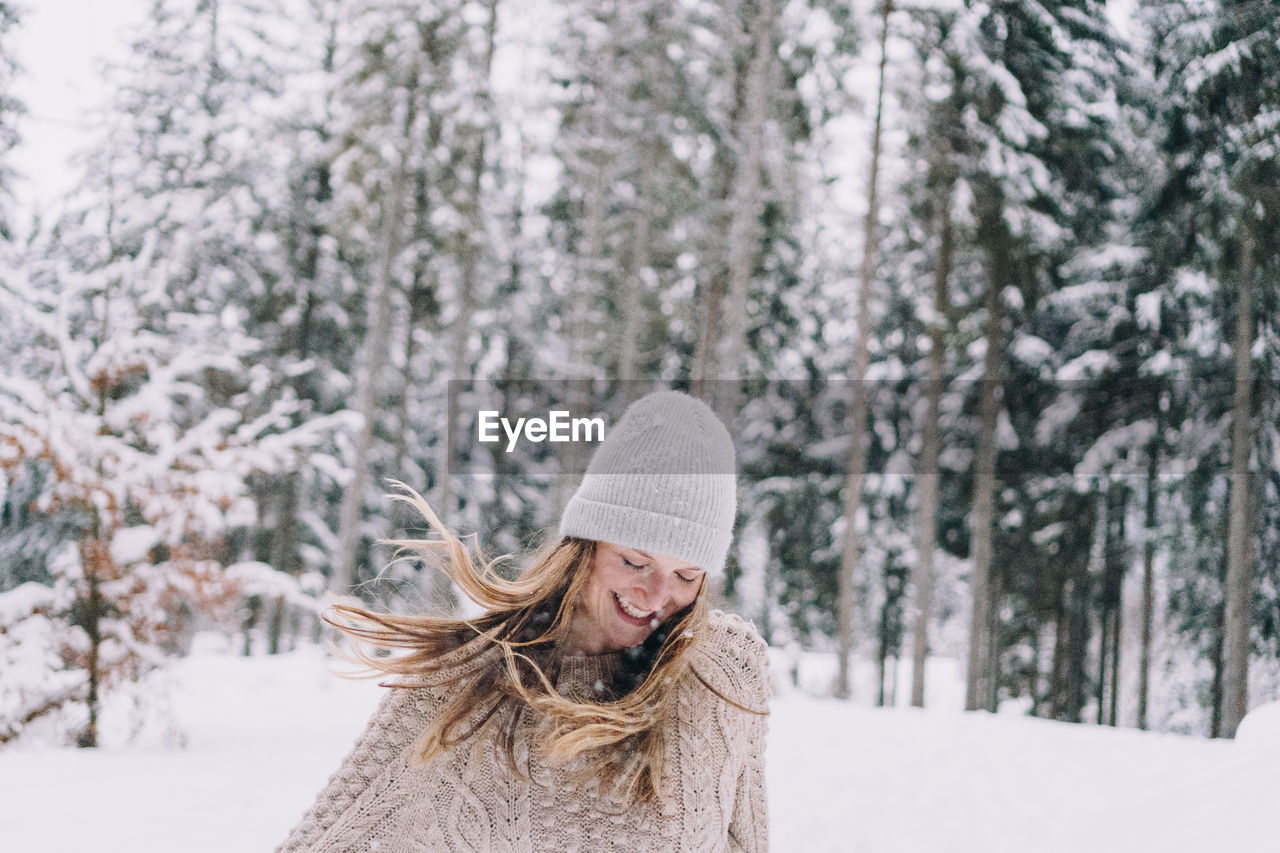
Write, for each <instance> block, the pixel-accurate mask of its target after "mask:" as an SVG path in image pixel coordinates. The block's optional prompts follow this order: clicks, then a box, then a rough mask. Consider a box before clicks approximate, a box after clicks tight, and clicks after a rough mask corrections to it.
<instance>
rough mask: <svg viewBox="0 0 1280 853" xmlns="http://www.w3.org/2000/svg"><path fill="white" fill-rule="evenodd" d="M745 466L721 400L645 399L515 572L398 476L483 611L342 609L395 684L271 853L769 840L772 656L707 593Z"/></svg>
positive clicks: (410, 544) (434, 549)
mask: <svg viewBox="0 0 1280 853" xmlns="http://www.w3.org/2000/svg"><path fill="white" fill-rule="evenodd" d="M735 480H736V478H735V472H734V454H733V444H732V442H731V440H730V438H729V434H728V432H727V430H726V429H725V427H724V425H723V424H722V423H721V422H720V421H719V419H718V418H716V416H715V414H714V413H712V411H711V410H710V409H709V408H708V407H707V406H706V405H705V404H703V403H701V402H699V401H697V400H695V399H693V398H692V397H689V396H687V395H684V394H680V393H678V392H674V391H661V392H656V393H654V394H650V395H648V396H646V397H644V398H642V399H640V400H638V401H636V402H635V403H634V404H632V405H631V406H630V407H629V408H628V409H627V411H626V412H625V413H624V414H623V417H622V419H621V420H620V421H619V423H618V425H617V426H616V427H615V428H614V429H613V431H611V432H610V433H609V436H608V438H606V440H605V441H604V443H603V444H601V445H600V446H599V448H598V449H597V450H596V452H595V454H594V455H593V456H592V459H591V462H590V464H589V465H588V467H587V472H586V474H585V476H584V477H583V481H582V484H581V485H580V486H579V488H578V490H577V492H576V493H575V494H574V496H573V497H572V498H571V499H570V501H569V503H568V505H567V506H566V508H565V511H564V515H563V516H562V518H561V520H560V531H559V532H560V536H559V538H558V539H557V540H556V541H553V542H552V543H550V544H549V545H548V546H547V547H546V548H545V549H544V550H543V551H542V552H541V553H540V554H538V555H536V556H535V558H534V559H533V561H532V564H531V565H530V567H529V568H528V569H526V570H525V571H524V572H523V573H522V574H521V575H520V576H519V577H518V578H516V579H514V580H510V581H508V580H504V579H502V578H501V577H500V576H498V575H497V574H496V573H494V572H492V571H491V570H490V568H491V567H490V565H489V564H486V563H484V562H483V561H481V562H480V563H479V564H478V565H477V563H476V562H475V561H473V559H472V557H471V555H470V553H469V552H468V551H467V549H466V548H465V547H464V546H463V544H462V543H461V542H460V541H459V540H458V539H457V538H456V537H455V536H453V535H452V534H451V533H450V532H449V531H448V530H447V529H446V528H445V527H444V526H443V524H441V523H440V520H439V519H438V518H437V517H436V515H435V513H433V512H432V510H431V508H430V507H429V506H428V505H427V504H426V502H425V501H423V499H422V498H421V497H420V496H418V495H417V493H416V492H413V491H412V490H411V489H408V487H404V490H405V493H404V494H400V495H395V496H394V497H395V498H397V499H398V500H402V501H404V502H406V503H409V504H411V505H413V506H414V507H415V508H417V510H418V511H419V512H420V513H421V514H422V516H423V518H424V519H426V521H427V523H428V524H429V525H430V526H431V528H432V530H433V531H434V532H435V533H436V534H437V535H438V537H439V538H438V539H427V540H397V541H394V542H392V543H391V544H394V545H398V546H400V547H402V548H404V549H407V550H409V551H410V552H412V553H415V554H419V555H423V556H436V557H440V558H441V559H440V560H439V564H440V568H441V569H443V570H444V571H445V572H447V573H448V575H449V576H450V577H451V578H452V579H453V580H454V581H455V582H456V583H457V584H458V586H459V587H460V588H461V589H462V590H463V592H465V593H466V594H467V595H468V596H469V597H470V598H471V599H472V600H474V601H475V602H476V603H478V604H479V605H480V606H481V607H483V608H484V610H485V615H483V616H481V617H479V618H477V619H473V620H450V619H434V618H429V617H422V616H416V617H415V616H393V615H389V614H379V613H373V612H370V611H368V610H364V609H362V608H357V607H349V606H338V607H336V608H334V614H333V615H332V616H330V617H328V618H329V621H330V622H331V624H333V625H335V626H336V627H338V628H339V629H340V630H342V631H343V632H344V633H345V634H347V635H348V636H349V637H351V638H353V639H354V640H356V641H357V644H356V645H355V646H354V648H353V649H352V651H351V654H352V656H353V657H354V658H355V659H356V660H358V661H360V662H361V663H363V664H364V665H366V666H367V667H368V668H369V669H371V670H372V671H374V672H377V673H385V674H388V675H392V676H394V678H393V680H392V683H391V684H390V685H389V686H390V687H391V688H392V689H391V690H389V691H388V694H387V695H386V696H385V697H384V698H383V700H382V703H381V704H380V705H379V707H378V710H377V712H376V713H375V714H374V717H373V719H372V720H371V721H370V723H369V725H368V727H367V729H366V730H365V732H364V734H363V735H362V736H361V738H360V739H359V740H358V741H357V743H356V745H355V748H354V749H353V750H352V752H351V754H350V755H349V756H348V757H347V759H346V761H344V762H343V764H342V766H341V767H340V768H339V769H338V771H337V772H336V773H335V774H334V775H333V776H332V777H331V778H330V780H329V782H328V784H327V785H326V786H325V787H324V789H323V790H322V791H321V792H320V795H319V797H318V798H317V800H316V802H315V804H314V805H313V806H312V807H311V808H310V809H309V810H308V811H307V812H306V814H304V815H303V817H302V820H301V821H300V822H299V823H298V825H297V826H296V827H295V828H294V830H293V831H292V832H291V833H290V835H289V837H288V838H287V839H286V840H285V842H284V843H283V844H281V846H280V847H278V848H277V853H297V851H356V850H360V851H365V850H378V851H379V853H387V851H402V852H403V853H407V852H408V851H428V850H430V851H436V850H475V851H489V850H512V851H551V850H556V851H560V850H582V851H588V850H589V851H606V850H627V851H672V850H689V851H704V850H705V851H722V850H729V851H764V850H766V849H767V848H768V807H767V800H766V797H765V774H764V752H765V750H764V740H765V734H766V722H765V718H766V716H767V714H768V702H769V698H770V695H771V689H770V683H769V677H768V658H767V655H766V648H765V644H764V641H763V640H761V639H760V636H759V634H757V633H756V631H755V629H754V628H752V627H751V626H750V625H748V624H747V623H745V622H743V621H742V620H741V619H740V618H738V617H736V616H732V615H729V614H725V613H722V612H720V611H718V610H713V609H711V608H709V607H708V604H707V596H706V588H707V579H708V575H709V574H716V573H719V572H720V571H721V570H722V569H723V566H724V560H725V556H726V553H727V551H728V548H729V543H730V540H731V537H732V532H733V520H734V514H735V510H736V482H735ZM386 649H390V650H396V651H399V652H401V653H400V654H392V655H387V654H385V652H384V651H382V650H386Z"/></svg>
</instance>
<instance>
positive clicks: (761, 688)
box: [729, 631, 773, 853]
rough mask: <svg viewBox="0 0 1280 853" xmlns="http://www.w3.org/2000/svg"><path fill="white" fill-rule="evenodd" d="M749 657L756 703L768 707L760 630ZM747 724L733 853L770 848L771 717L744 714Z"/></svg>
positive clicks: (765, 651) (736, 796)
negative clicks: (767, 782)
mask: <svg viewBox="0 0 1280 853" xmlns="http://www.w3.org/2000/svg"><path fill="white" fill-rule="evenodd" d="M751 633H752V634H753V635H754V636H753V640H754V642H753V643H752V644H751V654H750V656H749V660H751V661H752V664H753V668H754V669H755V674H756V675H757V677H756V678H752V679H750V682H751V683H752V685H753V687H754V689H753V691H752V692H753V693H754V694H755V695H754V696H753V698H754V700H755V701H754V702H753V704H754V706H755V707H756V708H759V709H767V708H768V706H769V700H770V698H771V696H772V693H773V691H772V687H771V682H770V679H769V654H768V646H766V645H765V642H764V640H763V639H760V637H759V635H758V634H755V632H754V631H752V632H751ZM743 717H744V719H743V725H744V726H745V727H746V737H745V742H746V743H745V745H746V761H745V762H744V764H743V766H742V771H741V772H740V773H739V774H738V783H737V790H736V791H735V792H734V799H733V817H732V819H731V820H730V823H729V850H730V851H733V853H767V851H768V849H769V798H768V796H767V790H766V786H765V740H766V736H767V734H768V730H769V718H768V716H767V715H765V714H744V715H743Z"/></svg>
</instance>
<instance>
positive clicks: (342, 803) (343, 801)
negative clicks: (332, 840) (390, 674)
mask: <svg viewBox="0 0 1280 853" xmlns="http://www.w3.org/2000/svg"><path fill="white" fill-rule="evenodd" d="M420 692H421V691H420V690H418V689H415V688H404V687H396V688H391V689H389V690H388V691H387V693H386V695H385V696H383V697H382V700H381V701H380V702H379V703H378V708H377V710H376V711H374V713H373V716H372V717H371V718H370V720H369V723H368V725H367V726H365V729H364V732H363V733H362V734H361V735H360V737H359V738H358V739H357V740H356V743H355V746H354V747H353V748H352V750H351V752H350V753H348V755H347V757H346V758H345V759H344V760H343V762H342V764H341V766H339V767H338V769H337V771H336V772H334V774H333V775H332V776H330V777H329V781H328V783H326V784H325V786H324V788H323V789H321V791H320V793H319V795H318V796H317V797H316V800H315V802H314V803H313V804H312V805H311V807H310V808H309V809H307V810H306V811H305V812H304V813H303V815H302V819H301V820H299V821H298V823H297V825H296V826H294V828H293V830H292V831H290V833H289V835H288V837H287V838H285V840H284V841H283V842H281V844H280V845H279V846H278V847H276V849H275V853H306V851H308V850H311V849H312V848H313V847H314V845H315V844H316V843H317V842H319V841H320V839H321V838H322V837H323V836H324V834H325V832H327V831H328V830H329V827H331V826H333V824H334V823H335V822H336V821H337V820H338V818H339V817H341V815H342V813H343V812H344V811H346V810H347V808H348V807H349V806H350V805H351V804H352V803H354V802H355V801H356V798H357V797H359V796H360V794H361V793H363V792H364V790H365V789H366V788H368V787H369V785H370V784H371V783H372V782H373V780H374V779H375V778H377V776H378V775H379V774H380V773H381V772H382V770H383V769H384V768H385V767H386V766H387V765H388V764H389V763H390V762H392V761H393V760H395V758H396V757H397V756H398V755H399V754H400V753H401V751H402V750H403V749H404V748H405V747H406V746H408V744H409V742H410V741H412V740H413V738H414V737H416V736H417V734H418V733H419V732H420V731H421V730H422V725H423V724H424V723H425V718H424V716H423V714H422V713H421V708H420V705H421V697H420V696H418V695H417V694H419V693H420Z"/></svg>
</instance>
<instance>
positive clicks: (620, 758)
mask: <svg viewBox="0 0 1280 853" xmlns="http://www.w3.org/2000/svg"><path fill="white" fill-rule="evenodd" d="M392 485H393V486H394V487H396V488H398V489H400V490H401V491H402V492H403V494H390V495H388V496H387V497H388V498H390V499H392V500H396V501H401V502H403V503H407V504H409V505H410V506H412V507H414V509H416V510H417V511H418V513H419V514H421V515H422V517H423V519H424V520H425V521H426V522H427V524H428V525H429V527H430V529H431V530H432V531H433V532H434V533H435V534H436V535H437V536H438V538H425V539H389V540H383V542H384V544H388V545H392V546H395V547H396V548H397V549H398V550H397V552H396V555H395V558H394V560H393V562H394V561H398V560H401V559H410V558H418V559H426V560H428V561H429V562H432V563H434V564H435V565H436V566H438V567H439V568H440V569H441V570H443V571H444V572H445V573H446V574H447V575H448V577H449V578H450V579H452V580H453V581H454V582H455V583H456V584H457V585H458V587H459V588H460V589H461V590H462V592H463V593H464V594H465V595H466V596H467V597H468V598H470V599H471V600H472V601H474V602H475V603H476V604H478V605H480V607H482V608H483V609H484V611H485V614H484V615H482V616H480V617H478V618H475V619H445V618H434V617H430V616H400V615H392V614H388V613H376V612H373V611H370V610H367V609H365V608H362V607H357V606H353V605H349V604H335V605H333V606H332V607H330V608H329V609H328V610H327V611H326V612H325V613H324V615H323V618H324V620H325V621H326V622H328V623H329V624H330V625H332V626H333V627H335V628H337V629H338V630H339V631H341V632H342V633H343V634H345V635H346V636H347V637H349V638H351V639H352V640H354V641H355V642H354V643H352V644H350V646H349V648H347V649H345V650H344V651H343V653H342V654H343V656H344V657H345V658H346V659H347V660H350V661H353V662H355V663H357V664H358V665H360V666H361V667H362V668H364V669H365V670H366V671H367V672H370V673H372V674H374V675H380V674H386V675H396V676H409V677H410V678H409V679H408V680H407V682H405V683H399V684H397V683H391V684H388V685H387V686H391V687H403V686H412V677H413V676H430V675H433V674H434V675H435V676H436V678H437V680H436V681H434V682H433V683H437V684H451V683H455V682H459V681H463V680H464V679H465V684H464V686H463V688H462V689H461V690H460V691H459V692H458V693H457V695H456V697H455V698H454V699H453V701H452V702H451V703H450V704H449V705H448V706H447V707H446V708H445V710H444V712H443V713H442V714H441V715H439V717H438V719H436V720H435V721H433V723H432V725H431V726H429V727H428V729H427V731H426V732H425V733H424V734H423V735H422V736H421V737H420V738H419V739H418V740H417V741H416V742H415V744H416V747H417V750H418V754H417V758H418V759H420V760H421V761H424V762H425V761H427V760H428V759H430V758H431V757H432V756H435V755H438V754H440V753H442V752H445V751H447V750H449V749H452V748H453V747H455V746H457V745H458V744H461V743H463V742H464V741H466V740H468V739H469V738H471V737H473V736H475V735H476V734H477V733H479V732H482V731H484V730H485V729H486V728H490V727H492V729H493V730H494V731H495V732H496V733H497V735H498V737H499V742H500V744H501V745H502V746H503V748H504V752H505V756H506V761H507V763H508V765H509V767H510V768H511V770H512V771H513V772H515V773H520V774H521V775H525V776H527V772H525V771H522V770H521V769H520V768H519V767H518V766H517V762H516V755H515V753H516V750H515V743H516V731H517V725H518V723H519V722H520V718H521V716H522V714H523V712H524V711H525V710H526V709H532V710H533V711H534V712H535V714H538V715H540V717H541V720H542V721H543V722H544V724H549V726H550V731H549V737H548V738H547V740H546V742H545V746H544V750H545V751H544V755H545V757H546V758H547V759H548V760H551V761H555V762H560V761H568V760H570V759H573V758H575V757H577V756H580V755H583V756H586V757H587V758H588V759H589V760H588V761H587V762H586V768H585V772H584V773H582V774H581V775H580V777H579V778H580V779H585V778H586V777H588V776H593V777H594V778H596V779H598V780H600V781H601V782H602V783H612V785H613V786H614V790H615V791H616V792H618V793H619V794H620V795H621V796H622V797H623V799H624V801H625V802H643V801H646V800H652V799H654V798H655V797H657V796H660V795H661V794H662V793H663V792H662V791H661V790H660V786H661V780H662V778H663V754H664V729H665V727H666V726H665V723H667V721H668V720H669V719H671V714H672V713H673V711H672V708H671V707H670V706H671V702H672V699H673V696H674V691H673V690H672V689H671V687H672V685H674V684H676V683H678V682H679V679H680V678H681V677H682V676H683V675H685V673H686V670H688V669H689V664H688V659H687V655H686V654H685V653H686V651H687V650H688V649H689V648H690V646H691V645H692V644H693V643H694V642H695V640H696V639H697V638H698V637H699V636H700V635H701V634H702V632H703V631H705V630H706V626H707V618H708V617H707V603H706V595H705V594H704V592H705V587H704V588H702V589H699V591H698V595H697V596H696V597H695V598H694V600H693V603H691V604H690V605H688V606H687V607H685V608H683V609H681V610H678V611H676V612H675V613H672V614H670V615H669V616H668V617H667V618H666V619H665V620H664V621H663V622H662V623H661V624H660V625H659V626H658V627H657V628H655V629H654V630H653V632H652V633H651V634H650V635H649V637H648V639H646V640H645V641H644V642H643V643H642V644H641V645H640V646H637V647H635V648H632V649H627V650H625V653H624V655H623V657H624V659H625V661H626V663H627V665H626V666H623V667H620V668H618V671H617V672H616V673H615V675H614V677H613V679H612V683H611V684H607V685H601V684H597V685H596V687H597V697H596V700H595V701H580V700H578V699H576V698H571V697H566V696H561V695H560V693H559V692H557V690H556V688H555V683H556V679H557V677H558V675H559V672H560V670H561V666H562V662H563V654H562V650H563V648H564V641H565V640H566V639H567V638H568V634H569V628H570V624H571V621H572V618H573V615H574V612H575V609H576V608H577V606H578V602H579V601H580V600H581V594H582V590H583V587H584V586H585V585H586V583H587V581H588V579H589V578H590V575H591V572H592V570H593V568H594V564H595V554H596V542H594V541H593V540H589V539H578V538H572V537H565V538H562V539H560V540H559V541H556V542H552V543H549V544H548V545H547V546H545V547H544V548H543V549H541V550H540V551H539V552H538V553H537V554H536V555H535V557H534V559H533V561H532V564H531V565H530V567H529V568H528V569H526V570H525V571H524V572H523V573H522V574H520V576H519V577H517V578H515V579H514V580H508V579H506V578H503V577H501V576H500V575H498V574H497V573H496V572H495V571H494V569H493V567H494V565H495V563H496V562H497V560H494V561H488V560H486V559H485V558H484V556H483V554H481V553H479V551H478V549H477V553H476V555H475V558H473V557H472V555H471V553H470V551H469V550H468V548H467V547H466V546H465V545H464V544H463V543H462V541H461V540H460V539H458V537H456V536H454V535H453V534H452V533H451V532H450V531H449V530H448V529H447V528H446V527H445V525H444V524H443V522H441V521H440V519H439V518H438V517H437V516H436V514H435V512H434V511H432V509H431V507H430V506H429V505H428V504H427V502H426V501H425V500H424V499H423V498H422V496H421V495H419V494H418V493H417V492H415V491H414V490H413V489H412V488H410V487H409V486H406V485H404V484H403V483H400V482H398V481H392ZM704 577H705V576H704ZM704 584H705V580H704ZM478 637H483V638H484V639H483V640H480V641H478V642H475V643H474V644H473V645H474V651H473V652H472V653H470V654H466V655H464V656H463V658H462V659H458V656H457V655H451V656H450V661H449V665H448V666H442V665H441V664H440V663H439V660H440V658H441V657H442V656H444V655H446V654H449V653H450V652H454V651H456V650H458V649H459V648H460V647H461V646H463V645H465V644H467V643H470V642H472V641H474V640H476V638H478ZM492 649H497V650H498V653H497V654H494V655H492V656H490V658H489V659H488V660H486V661H483V662H482V664H481V666H480V667H479V669H476V668H475V667H472V666H465V665H463V664H466V663H469V662H474V661H475V660H476V659H478V658H481V657H482V656H483V655H484V654H485V653H486V652H488V651H490V650H492ZM388 651H391V652H392V654H387V652H388ZM469 651H471V650H469ZM397 652H398V653H397ZM695 675H696V673H695ZM703 683H704V684H705V683H706V682H703ZM708 687H710V685H708ZM601 688H603V689H601ZM734 704H737V703H734ZM477 709H483V713H482V714H481V715H480V716H479V719H478V722H474V721H473V722H471V723H470V724H469V725H468V720H469V718H471V717H475V716H476V711H477Z"/></svg>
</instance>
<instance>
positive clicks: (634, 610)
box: [613, 592, 658, 628]
mask: <svg viewBox="0 0 1280 853" xmlns="http://www.w3.org/2000/svg"><path fill="white" fill-rule="evenodd" d="M613 606H614V608H616V609H617V611H618V615H619V616H621V617H622V619H623V621H624V622H627V623H628V624H631V625H635V626H636V627H637V628H640V627H644V628H656V627H658V612H657V611H656V610H641V609H640V608H639V607H636V606H635V605H634V604H632V603H631V602H630V601H628V600H627V599H625V598H623V597H622V596H620V595H618V594H617V593H616V592H615V593H613Z"/></svg>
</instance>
